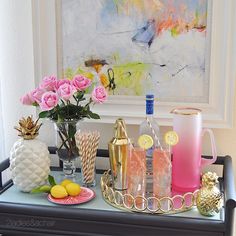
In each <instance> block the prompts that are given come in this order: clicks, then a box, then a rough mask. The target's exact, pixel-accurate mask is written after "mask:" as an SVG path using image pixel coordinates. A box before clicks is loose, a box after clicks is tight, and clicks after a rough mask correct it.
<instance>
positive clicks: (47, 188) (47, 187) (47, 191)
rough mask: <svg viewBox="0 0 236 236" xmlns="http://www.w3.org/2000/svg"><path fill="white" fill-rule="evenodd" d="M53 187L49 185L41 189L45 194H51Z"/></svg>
mask: <svg viewBox="0 0 236 236" xmlns="http://www.w3.org/2000/svg"><path fill="white" fill-rule="evenodd" d="M51 188H52V186H49V185H43V186H41V187H40V190H41V191H43V192H44V193H50V190H51Z"/></svg>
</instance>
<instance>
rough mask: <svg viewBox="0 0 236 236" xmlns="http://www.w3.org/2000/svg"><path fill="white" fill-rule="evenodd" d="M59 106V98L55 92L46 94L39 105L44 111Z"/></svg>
mask: <svg viewBox="0 0 236 236" xmlns="http://www.w3.org/2000/svg"><path fill="white" fill-rule="evenodd" d="M57 104H58V96H57V94H56V93H54V92H51V91H49V92H45V93H44V94H43V96H42V100H41V103H40V104H39V105H40V107H41V109H42V110H43V111H49V110H52V109H53V108H54V107H55V106H56V105H57Z"/></svg>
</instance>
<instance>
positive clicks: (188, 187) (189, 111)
mask: <svg viewBox="0 0 236 236" xmlns="http://www.w3.org/2000/svg"><path fill="white" fill-rule="evenodd" d="M171 113H172V114H173V130H174V131H175V132H176V133H177V134H178V136H179V142H178V143H177V144H176V145H175V146H173V149H172V150H173V162H172V191H173V192H193V191H195V190H196V189H198V188H199V187H200V174H201V169H202V167H204V166H206V165H209V164H212V163H213V162H215V160H216V157H217V156H216V146H215V140H214V135H213V132H212V131H211V130H210V129H202V114H201V110H200V109H196V108H178V109H174V110H172V111H171ZM205 132H208V133H209V135H210V139H211V149H212V156H213V158H212V159H204V158H202V157H201V153H202V136H203V135H204V133H205Z"/></svg>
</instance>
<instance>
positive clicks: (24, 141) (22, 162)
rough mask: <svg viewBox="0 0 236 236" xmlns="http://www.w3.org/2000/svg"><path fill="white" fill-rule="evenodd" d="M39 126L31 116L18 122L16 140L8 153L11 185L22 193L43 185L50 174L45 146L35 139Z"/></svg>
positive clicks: (47, 152)
mask: <svg viewBox="0 0 236 236" xmlns="http://www.w3.org/2000/svg"><path fill="white" fill-rule="evenodd" d="M40 127H41V124H38V119H37V120H36V121H35V122H34V121H33V118H32V116H28V117H27V118H22V119H20V120H19V126H18V127H14V128H15V129H16V130H18V131H19V134H18V136H20V137H21V138H20V139H18V140H17V141H16V142H15V143H14V145H13V147H12V148H11V151H10V171H11V177H12V180H13V183H14V184H15V185H16V187H17V188H18V189H20V190H21V191H23V192H30V191H31V190H32V189H34V188H36V187H38V186H41V185H44V184H45V182H46V181H47V178H48V175H49V172H50V158H49V151H48V147H47V145H46V144H45V143H44V142H42V141H40V140H38V139H36V137H37V136H38V134H39V132H38V131H39V129H40Z"/></svg>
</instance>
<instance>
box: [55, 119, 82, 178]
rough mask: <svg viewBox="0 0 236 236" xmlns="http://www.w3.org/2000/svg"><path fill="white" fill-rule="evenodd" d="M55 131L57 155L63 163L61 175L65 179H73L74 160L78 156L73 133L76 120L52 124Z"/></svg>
mask: <svg viewBox="0 0 236 236" xmlns="http://www.w3.org/2000/svg"><path fill="white" fill-rule="evenodd" d="M54 127H55V130H56V147H57V155H58V157H59V159H60V160H61V161H62V162H63V174H64V177H65V178H74V177H75V171H76V166H75V159H76V158H78V156H79V151H78V148H77V146H76V141H75V133H76V131H77V130H78V129H79V128H78V120H69V121H62V122H54Z"/></svg>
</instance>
